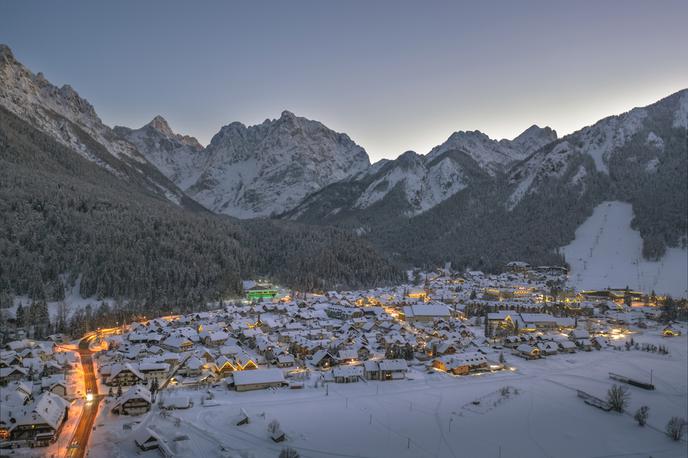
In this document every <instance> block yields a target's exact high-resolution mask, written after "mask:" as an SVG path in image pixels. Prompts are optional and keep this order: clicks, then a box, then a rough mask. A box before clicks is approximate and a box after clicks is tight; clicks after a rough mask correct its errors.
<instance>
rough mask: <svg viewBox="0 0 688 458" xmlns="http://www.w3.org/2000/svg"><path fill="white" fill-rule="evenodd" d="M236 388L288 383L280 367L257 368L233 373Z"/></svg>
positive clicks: (247, 389)
mask: <svg viewBox="0 0 688 458" xmlns="http://www.w3.org/2000/svg"><path fill="white" fill-rule="evenodd" d="M232 377H233V379H234V389H236V390H237V391H250V390H263V389H265V388H278V387H281V386H284V385H286V384H287V382H286V381H285V380H284V374H283V373H282V371H281V370H280V369H256V370H252V371H236V372H233V373H232Z"/></svg>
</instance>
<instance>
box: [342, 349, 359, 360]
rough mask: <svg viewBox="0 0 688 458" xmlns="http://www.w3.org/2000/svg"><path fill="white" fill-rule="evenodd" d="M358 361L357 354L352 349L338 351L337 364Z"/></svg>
mask: <svg viewBox="0 0 688 458" xmlns="http://www.w3.org/2000/svg"><path fill="white" fill-rule="evenodd" d="M357 360H358V352H356V350H353V349H348V350H339V353H338V354H337V362H338V363H339V364H345V363H353V362H356V361H357Z"/></svg>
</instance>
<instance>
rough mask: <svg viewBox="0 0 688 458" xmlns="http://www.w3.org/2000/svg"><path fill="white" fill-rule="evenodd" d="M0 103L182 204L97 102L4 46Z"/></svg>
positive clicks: (110, 167)
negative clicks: (104, 115) (97, 107)
mask: <svg viewBox="0 0 688 458" xmlns="http://www.w3.org/2000/svg"><path fill="white" fill-rule="evenodd" d="M0 106H2V107H4V108H6V109H7V110H9V111H10V112H12V113H13V114H15V115H17V116H18V117H19V118H21V119H23V120H24V121H26V122H28V123H29V124H31V125H32V126H34V127H36V128H37V129H39V130H40V131H42V132H44V133H46V134H47V135H49V136H50V137H52V138H53V139H55V140H57V141H58V142H60V143H61V144H63V145H65V146H67V147H69V148H71V149H72V150H74V151H75V152H77V153H78V154H80V155H81V156H82V157H84V158H86V159H88V160H89V161H92V162H95V163H96V164H98V165H99V166H100V167H102V168H104V169H106V170H107V171H108V172H110V173H112V174H113V175H115V176H117V177H118V178H123V179H126V180H128V181H131V182H136V183H139V184H141V185H142V186H144V187H146V188H147V189H148V190H149V191H152V192H154V193H156V194H160V195H164V196H165V197H166V198H167V199H168V200H170V201H172V202H174V203H177V204H180V203H182V200H183V199H184V196H183V194H182V193H181V191H180V190H179V189H178V188H177V187H176V186H175V185H174V184H173V183H172V182H170V181H169V180H168V179H167V178H166V177H165V176H164V175H162V174H161V173H160V172H159V171H158V170H157V168H155V167H154V166H152V165H151V164H150V163H149V162H148V161H147V160H146V158H145V157H143V155H141V153H140V152H139V151H138V150H137V149H136V147H135V146H134V145H132V144H131V143H129V142H126V141H123V140H122V139H121V138H119V137H118V136H117V135H115V133H114V132H113V131H112V129H110V127H108V126H106V125H105V124H103V122H102V121H101V120H100V118H99V117H98V114H97V113H96V111H95V109H94V108H93V106H92V105H91V104H90V103H89V102H88V101H87V100H86V99H83V98H82V97H80V96H79V94H78V93H77V92H76V91H75V90H74V89H73V88H72V87H71V86H69V85H67V84H65V85H63V86H62V87H59V88H58V87H57V86H54V85H52V84H51V83H50V82H49V81H48V80H47V79H46V78H45V76H44V75H43V74H42V73H38V74H33V73H32V72H31V71H30V70H29V69H28V68H26V67H25V66H24V65H22V64H21V63H20V62H19V61H17V60H16V59H15V57H14V55H13V54H12V51H11V50H10V48H9V47H7V46H5V45H3V44H0Z"/></svg>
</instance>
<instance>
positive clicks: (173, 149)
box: [114, 116, 203, 189]
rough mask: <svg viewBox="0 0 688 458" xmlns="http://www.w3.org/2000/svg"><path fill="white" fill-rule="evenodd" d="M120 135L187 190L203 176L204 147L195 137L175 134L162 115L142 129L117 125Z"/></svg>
mask: <svg viewBox="0 0 688 458" xmlns="http://www.w3.org/2000/svg"><path fill="white" fill-rule="evenodd" d="M114 131H115V133H116V134H117V135H119V136H121V137H122V138H124V139H126V140H127V141H129V142H130V143H132V144H134V145H135V146H136V148H137V149H138V150H139V151H140V152H141V153H143V155H144V156H145V157H146V159H148V160H149V161H150V162H151V163H152V164H153V165H155V166H156V167H157V168H158V170H160V171H161V172H162V173H163V174H164V175H165V176H167V177H168V178H169V179H171V180H172V181H173V182H175V183H176V184H177V185H178V186H179V187H180V188H182V189H187V188H188V187H189V186H191V185H192V184H194V183H195V182H196V181H197V180H198V177H199V176H200V174H201V164H202V161H203V155H202V151H203V146H202V145H201V144H200V143H198V140H196V139H195V138H194V137H190V136H188V135H180V134H175V133H174V132H173V131H172V129H171V128H170V126H169V124H168V123H167V121H166V120H165V118H163V117H162V116H156V117H155V118H153V120H152V121H151V122H149V123H148V124H146V125H145V126H143V127H141V128H140V129H129V128H127V127H122V126H116V127H115V128H114Z"/></svg>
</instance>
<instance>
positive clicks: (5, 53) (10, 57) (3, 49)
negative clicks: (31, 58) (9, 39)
mask: <svg viewBox="0 0 688 458" xmlns="http://www.w3.org/2000/svg"><path fill="white" fill-rule="evenodd" d="M0 62H2V63H7V62H16V59H15V58H14V54H12V50H11V49H10V47H9V46H7V45H6V44H3V43H0Z"/></svg>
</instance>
